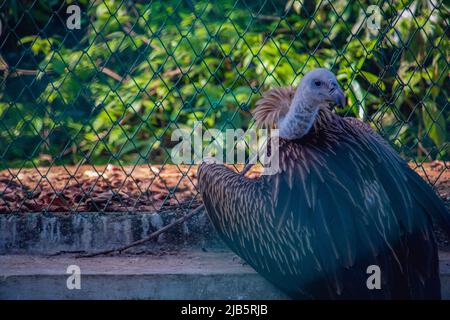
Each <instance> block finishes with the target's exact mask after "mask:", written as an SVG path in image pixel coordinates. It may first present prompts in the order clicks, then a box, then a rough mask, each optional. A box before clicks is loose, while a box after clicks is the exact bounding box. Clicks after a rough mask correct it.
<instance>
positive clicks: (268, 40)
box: [0, 0, 450, 168]
mask: <svg viewBox="0 0 450 320" xmlns="http://www.w3.org/2000/svg"><path fill="white" fill-rule="evenodd" d="M0 3H1V5H0V12H1V13H0V19H1V21H2V33H1V35H0V54H1V56H0V58H1V59H0V166H1V168H6V167H30V166H36V165H53V164H54V165H61V164H79V163H81V162H83V163H86V162H87V163H91V164H103V163H115V164H121V165H124V164H139V163H147V162H151V163H166V162H170V149H171V148H172V147H173V145H174V144H175V143H176V142H171V141H170V134H171V132H172V131H173V130H174V129H175V128H189V129H191V130H192V125H193V123H194V122H195V121H197V120H200V121H203V122H204V124H205V127H206V128H212V127H214V128H218V129H222V130H225V129H227V128H243V129H246V128H248V127H249V126H251V125H252V119H251V115H250V114H249V112H248V110H250V109H251V108H253V107H254V103H255V101H256V100H257V99H258V98H259V97H260V94H261V92H263V91H264V90H266V89H268V88H270V87H273V86H281V85H290V84H294V85H295V84H297V83H298V81H299V79H300V78H301V76H302V74H304V73H305V72H307V71H309V70H310V69H312V68H316V67H319V66H321V67H325V68H329V69H331V70H333V71H334V72H335V73H336V74H337V75H338V80H339V81H340V82H341V84H342V86H343V88H344V89H345V92H346V96H347V107H346V108H345V109H344V110H342V111H340V112H341V113H342V114H343V115H347V116H355V117H358V118H361V119H363V120H364V121H367V122H368V123H370V124H371V125H372V126H373V127H374V128H376V129H377V130H378V131H379V132H380V133H381V134H382V135H383V136H384V137H385V138H386V139H388V140H389V141H390V142H391V143H392V144H393V145H394V146H395V147H396V149H397V150H398V151H399V152H401V154H402V156H403V157H404V158H406V159H411V160H414V161H416V162H417V163H420V162H422V161H431V160H433V159H441V160H449V153H450V152H449V145H448V135H449V132H448V131H449V130H448V129H449V123H450V122H449V117H450V112H449V107H448V98H449V88H450V80H449V68H448V66H449V56H448V54H449V48H450V47H449V39H448V33H449V26H448V25H449V11H448V6H446V5H444V3H443V2H442V1H437V0H420V1H403V0H402V1H354V2H348V1H341V0H337V1H322V2H320V1H312V0H303V1H288V0H285V1H282V0H272V1H270V0H268V1H250V0H248V1H236V0H231V1H229V0H224V1H212V0H211V1H203V0H201V1H187V0H186V1H180V0H166V1H118V0H108V1H86V0H81V1H77V2H76V3H77V4H78V5H79V6H80V7H81V29H80V30H68V29H67V28H66V20H67V18H68V17H69V14H67V13H66V9H67V7H68V6H69V5H71V4H74V3H75V2H74V1H65V2H63V1H55V0H50V1H48V0H47V1H44V0H35V1H31V0H20V1H10V0H6V1H3V2H0ZM371 4H377V5H378V6H379V7H380V8H381V14H382V19H381V29H380V30H373V29H369V28H368V27H367V20H368V19H371V18H373V17H369V18H368V16H367V15H366V14H365V11H366V9H367V7H368V6H369V5H371Z"/></svg>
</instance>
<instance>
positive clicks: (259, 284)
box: [0, 251, 450, 299]
mask: <svg viewBox="0 0 450 320" xmlns="http://www.w3.org/2000/svg"><path fill="white" fill-rule="evenodd" d="M69 265H78V266H79V267H80V270H81V289H80V290H76V289H74V290H69V289H67V286H66V281H67V278H68V276H69V275H68V274H66V270H67V267H68V266H69ZM440 266H441V280H442V297H443V298H444V299H450V254H449V253H442V254H441V264H440ZM286 298H287V297H286V296H285V295H283V294H282V293H281V292H280V291H278V290H277V289H276V288H274V287H273V286H272V285H271V284H270V283H268V282H267V281H266V280H264V279H263V278H261V277H260V276H259V275H258V274H257V273H256V272H255V271H254V270H253V269H251V268H250V267H248V266H246V265H242V263H241V260H239V259H237V258H236V256H234V255H233V254H232V253H231V252H228V251H215V252H195V251H194V252H193V251H182V252H177V253H176V254H175V253H172V254H166V255H163V256H116V257H96V258H88V259H86V258H83V259H76V258H73V257H71V256H67V255H66V256H58V257H44V256H36V255H31V256H30V255H28V256H25V255H7V256H0V299H286Z"/></svg>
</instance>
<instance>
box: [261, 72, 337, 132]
mask: <svg viewBox="0 0 450 320" xmlns="http://www.w3.org/2000/svg"><path fill="white" fill-rule="evenodd" d="M344 104H345V96H344V92H343V91H342V89H341V88H340V87H339V84H338V82H337V80H336V76H335V75H334V74H333V73H332V72H331V71H329V70H327V69H323V68H319V69H314V70H312V71H310V72H308V73H307V74H306V75H305V76H304V77H303V78H302V79H301V80H300V84H299V86H298V87H297V89H295V90H294V89H293V88H292V87H287V88H274V89H271V90H269V91H267V92H266V93H264V94H263V98H262V99H261V100H259V101H258V102H257V103H256V106H257V107H256V109H255V110H254V111H253V116H254V117H255V120H256V124H257V125H258V126H266V127H278V129H279V130H280V136H281V137H283V138H285V139H299V138H301V137H303V136H304V135H305V134H307V133H308V132H309V130H310V129H311V127H312V126H313V125H314V122H315V121H316V117H317V114H318V113H319V110H320V109H322V110H326V111H328V110H330V109H332V108H333V107H334V106H335V105H338V106H341V107H343V106H344Z"/></svg>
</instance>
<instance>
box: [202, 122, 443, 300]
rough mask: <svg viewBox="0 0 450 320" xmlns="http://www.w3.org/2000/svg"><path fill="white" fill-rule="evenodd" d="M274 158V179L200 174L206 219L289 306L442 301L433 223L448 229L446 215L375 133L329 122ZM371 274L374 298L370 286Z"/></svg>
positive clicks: (218, 171) (214, 168) (212, 170)
mask: <svg viewBox="0 0 450 320" xmlns="http://www.w3.org/2000/svg"><path fill="white" fill-rule="evenodd" d="M279 155H280V167H281V171H280V173H278V174H276V175H272V176H263V177H261V178H259V179H256V180H250V179H247V178H245V177H242V176H240V175H238V174H236V173H234V172H232V171H231V170H229V169H227V168H225V167H224V166H222V165H217V164H214V165H211V164H203V165H201V167H200V169H199V186H200V191H201V194H202V197H203V201H204V204H205V206H206V209H207V212H208V215H209V216H210V218H211V221H212V222H213V224H214V225H215V227H216V229H217V230H218V232H219V234H220V236H221V237H222V239H223V240H224V241H225V242H226V243H227V244H228V245H229V246H230V248H231V249H232V250H233V251H235V252H236V253H237V254H238V255H240V256H241V257H242V258H243V259H244V260H246V261H247V262H248V263H249V264H250V265H251V266H252V267H254V268H255V269H256V270H257V271H258V272H259V273H260V274H262V275H263V276H264V277H265V278H266V279H268V280H269V281H270V282H272V283H273V284H275V285H276V286H277V287H279V288H280V289H281V290H283V291H284V292H286V293H287V294H288V295H290V296H291V297H293V298H315V299H317V298H322V299H328V298H331V299H341V298H343V299H346V298H360V299H371V298H376V299H378V298H383V299H394V298H403V299H405V298H406V299H408V298H415V299H427V298H428V299H431V298H439V297H440V282H439V266H438V256H437V246H436V242H435V239H434V235H433V230H432V220H434V219H435V220H436V221H438V222H440V223H441V224H444V225H445V227H446V228H448V226H450V218H449V214H448V212H447V211H446V209H445V206H444V205H443V203H442V201H441V200H440V199H439V198H438V197H437V196H436V194H435V193H434V192H433V190H432V189H431V188H430V187H429V186H428V185H427V184H426V183H425V182H424V181H423V180H422V179H421V178H420V177H419V176H418V175H417V174H416V173H415V172H414V171H413V170H411V169H410V168H409V167H408V166H407V164H406V163H405V162H404V161H402V160H401V159H400V158H399V157H398V156H397V155H396V153H395V152H394V151H393V150H392V149H391V148H390V147H389V146H388V145H387V144H386V143H385V142H384V141H383V140H382V139H381V138H380V137H379V136H378V135H377V134H376V133H374V132H372V131H371V129H370V128H368V127H366V126H365V125H364V124H361V123H359V122H357V120H344V119H342V118H339V117H337V116H333V117H332V121H331V122H330V123H328V125H327V126H326V127H322V128H315V129H314V130H312V132H311V133H309V134H308V135H307V136H305V137H304V138H302V139H301V140H297V141H287V140H281V141H280V148H279ZM447 230H448V229H447ZM373 268H376V269H377V268H379V271H380V273H381V278H380V279H381V283H380V287H381V289H376V288H374V289H369V287H370V283H369V287H368V283H367V282H368V278H369V277H370V275H371V272H373V270H374V269H373ZM368 272H369V273H368ZM370 281H371V280H370V279H369V282H370ZM373 285H375V286H377V284H376V282H375V283H373Z"/></svg>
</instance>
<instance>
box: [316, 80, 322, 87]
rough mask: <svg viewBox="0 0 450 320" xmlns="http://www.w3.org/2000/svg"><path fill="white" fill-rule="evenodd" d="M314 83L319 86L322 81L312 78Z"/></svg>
mask: <svg viewBox="0 0 450 320" xmlns="http://www.w3.org/2000/svg"><path fill="white" fill-rule="evenodd" d="M314 84H315V85H316V87H320V86H321V85H322V82H320V81H319V80H314Z"/></svg>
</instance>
